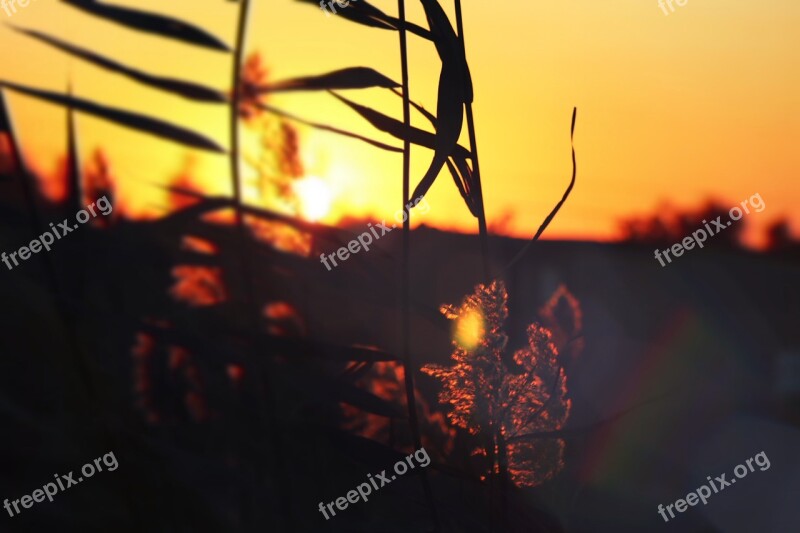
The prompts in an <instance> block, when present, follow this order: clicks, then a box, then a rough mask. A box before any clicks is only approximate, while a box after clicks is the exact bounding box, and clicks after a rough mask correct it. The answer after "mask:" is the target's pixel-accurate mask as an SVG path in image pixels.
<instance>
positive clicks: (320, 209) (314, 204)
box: [293, 176, 333, 222]
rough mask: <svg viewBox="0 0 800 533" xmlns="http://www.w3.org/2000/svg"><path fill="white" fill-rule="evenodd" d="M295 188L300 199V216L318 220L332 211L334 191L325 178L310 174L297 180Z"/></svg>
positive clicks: (311, 220) (313, 220)
mask: <svg viewBox="0 0 800 533" xmlns="http://www.w3.org/2000/svg"><path fill="white" fill-rule="evenodd" d="M293 189H294V192H295V194H296V195H297V197H298V199H299V200H300V216H302V217H303V218H305V219H306V220H308V221H310V222H316V221H317V220H320V219H321V218H324V217H325V216H326V215H327V214H328V213H329V212H330V210H331V205H332V204H333V193H332V192H331V188H330V186H329V185H328V184H327V183H326V182H325V181H324V180H322V179H320V178H318V177H316V176H309V177H307V178H303V179H301V180H298V181H296V182H295V183H294V187H293Z"/></svg>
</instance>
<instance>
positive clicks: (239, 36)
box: [230, 0, 294, 531]
mask: <svg viewBox="0 0 800 533" xmlns="http://www.w3.org/2000/svg"><path fill="white" fill-rule="evenodd" d="M249 8H250V0H241V7H240V8H239V20H238V23H237V30H236V32H237V33H236V48H235V49H234V51H233V82H232V86H233V95H232V97H231V114H230V128H231V153H230V161H231V181H232V185H233V197H234V201H235V204H236V208H235V219H236V229H237V233H236V234H237V237H238V248H239V254H240V267H241V283H242V288H243V289H244V290H243V291H242V292H243V293H244V300H245V315H246V316H247V317H248V318H247V319H245V320H246V321H249V323H250V327H251V328H252V332H253V335H254V336H257V335H258V316H259V314H260V312H259V308H258V304H257V301H256V300H255V299H254V297H255V296H256V292H255V285H254V280H253V273H254V272H255V270H254V269H253V268H252V266H251V264H250V260H249V256H248V253H247V251H246V247H247V243H248V236H247V227H246V225H245V220H244V209H243V207H244V203H243V200H242V190H241V171H240V168H239V159H240V157H241V148H240V135H239V106H240V103H241V93H242V65H243V64H244V46H245V42H246V37H247V19H248V14H249ZM248 364H249V366H250V367H251V368H253V369H254V370H255V372H252V375H253V378H252V379H253V382H252V385H253V387H254V389H255V396H256V401H257V402H258V415H257V417H256V419H257V420H256V424H257V428H258V430H257V433H256V435H257V438H258V440H259V441H262V440H265V438H264V431H265V429H266V430H267V431H268V433H269V439H270V441H271V442H270V443H271V445H272V467H273V469H274V471H275V472H276V473H277V476H278V479H279V480H280V482H281V485H282V486H283V487H286V489H287V490H285V491H279V496H278V497H279V498H280V500H281V501H280V503H279V504H278V505H279V506H280V508H281V511H282V514H283V518H284V521H285V527H287V528H289V530H290V531H293V530H294V528H293V526H292V523H291V522H292V521H291V515H292V510H291V498H290V494H289V487H291V485H290V484H289V476H288V473H287V472H286V470H285V468H286V465H285V463H284V461H282V460H280V459H279V457H281V456H283V442H282V439H281V436H280V430H279V427H278V423H277V417H276V415H275V409H274V401H273V398H272V391H271V387H270V386H269V382H268V380H269V373H268V372H264V371H263V369H262V365H261V363H260V362H259V361H258V360H257V359H256V358H255V357H251V358H249V361H248ZM262 379H263V380H265V381H264V382H263V383H262ZM263 417H266V421H265V420H264V419H263ZM265 422H266V423H265ZM258 449H259V450H261V451H263V450H264V447H263V446H258ZM253 464H254V467H255V468H254V472H253V475H254V476H255V480H254V482H255V487H253V489H257V490H251V491H250V498H251V500H250V501H249V502H248V503H249V507H248V508H247V510H248V511H249V513H250V521H251V522H252V523H251V529H259V528H261V527H263V525H264V524H265V523H266V520H261V519H260V514H261V513H263V512H264V506H263V502H262V501H259V497H258V495H259V494H261V493H262V491H261V490H260V487H259V484H260V483H263V482H264V481H265V480H266V479H267V477H268V472H267V470H266V465H265V462H264V460H262V459H261V457H260V455H259V452H258V451H257V452H256V456H255V457H254V459H253Z"/></svg>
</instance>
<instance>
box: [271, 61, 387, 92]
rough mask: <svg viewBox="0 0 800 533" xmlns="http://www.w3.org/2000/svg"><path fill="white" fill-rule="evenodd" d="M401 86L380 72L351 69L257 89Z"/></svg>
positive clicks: (305, 89)
mask: <svg viewBox="0 0 800 533" xmlns="http://www.w3.org/2000/svg"><path fill="white" fill-rule="evenodd" d="M399 86H400V84H399V83H397V82H396V81H392V80H391V79H389V78H387V77H386V76H384V75H383V74H381V73H380V72H378V71H376V70H374V69H371V68H367V67H351V68H344V69H341V70H334V71H333V72H328V73H326V74H320V75H319V76H303V77H301V78H294V79H291V80H284V81H279V82H275V83H272V84H269V85H264V86H262V87H259V88H258V89H256V91H257V92H259V93H276V92H287V91H321V90H333V89H367V88H370V87H383V88H386V89H392V88H395V87H399Z"/></svg>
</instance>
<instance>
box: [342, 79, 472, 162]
mask: <svg viewBox="0 0 800 533" xmlns="http://www.w3.org/2000/svg"><path fill="white" fill-rule="evenodd" d="M331 94H332V95H333V96H335V97H336V98H337V99H338V100H339V101H341V102H342V103H344V104H345V105H347V106H348V107H350V109H352V110H353V111H355V112H356V113H358V114H359V115H361V116H362V117H363V118H364V119H365V120H366V121H367V122H369V123H370V124H372V126H373V127H375V128H377V129H379V130H381V131H383V132H386V133H388V134H390V135H392V136H393V137H395V138H397V139H400V140H401V141H402V140H405V139H406V138H408V140H409V142H411V143H412V144H416V145H419V146H424V147H425V148H430V149H431V150H433V149H435V145H436V135H434V134H433V133H430V132H427V131H424V130H421V129H419V128H416V127H414V126H409V127H406V126H405V125H404V124H403V123H402V122H400V121H399V120H397V119H394V118H392V117H390V116H388V115H385V114H383V113H381V112H380V111H375V110H374V109H372V108H370V107H367V106H363V105H361V104H357V103H355V102H353V101H352V100H349V99H347V98H345V97H344V96H341V95H339V94H336V93H334V92H331ZM452 153H454V154H456V155H459V156H461V157H467V158H468V157H471V155H470V152H469V150H467V149H466V148H464V147H463V146H461V145H460V144H456V145H455V146H454V147H453V149H452Z"/></svg>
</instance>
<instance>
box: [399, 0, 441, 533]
mask: <svg viewBox="0 0 800 533" xmlns="http://www.w3.org/2000/svg"><path fill="white" fill-rule="evenodd" d="M397 11H398V17H399V19H400V21H401V25H400V28H399V31H398V34H399V36H400V68H401V71H402V74H401V76H402V84H403V124H404V126H405V128H406V131H408V130H409V129H410V128H411V103H410V96H409V80H408V43H407V38H406V37H407V35H406V5H405V0H397ZM410 195H411V141H410V139H409V137H408V136H407V135H406V136H405V138H404V139H403V198H402V203H401V209H404V210H406V211H407V216H406V217H405V218H404V220H403V252H402V266H401V270H402V271H401V273H400V276H401V281H400V291H401V304H400V305H401V318H400V323H401V327H400V330H401V333H400V337H401V342H402V357H403V364H404V365H405V372H404V373H403V375H404V377H405V388H406V404H407V406H408V420H409V424H410V425H411V435H412V438H413V440H414V447H415V449H417V450H419V449H421V448H422V437H421V436H420V432H419V419H418V418H417V403H416V396H415V393H414V390H415V389H414V372H415V370H416V366H415V365H414V359H413V357H412V355H411V349H410V339H411V301H410V294H409V292H410V287H411V265H410V263H411V209H410V208H407V207H406V205H407V204H408V202H409V196H410ZM420 480H421V481H422V490H423V492H424V493H425V497H426V499H427V500H428V506H429V509H430V512H431V519H432V520H433V524H434V530H435V531H438V530H439V519H438V516H437V514H436V503H435V502H434V500H433V491H432V490H431V485H430V480H429V479H428V474H427V472H426V471H424V470H423V471H422V475H421V476H420Z"/></svg>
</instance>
